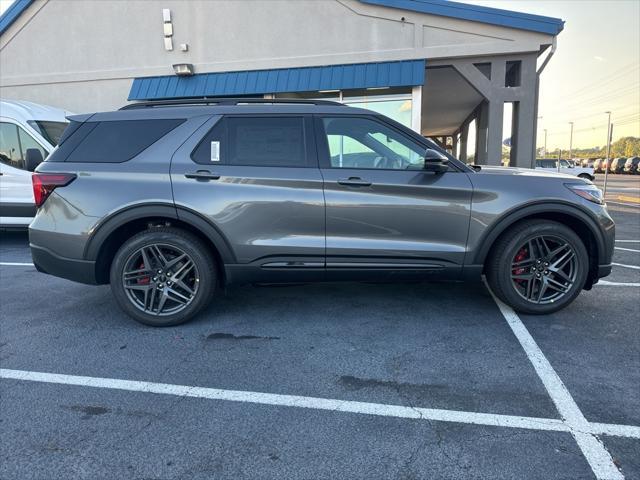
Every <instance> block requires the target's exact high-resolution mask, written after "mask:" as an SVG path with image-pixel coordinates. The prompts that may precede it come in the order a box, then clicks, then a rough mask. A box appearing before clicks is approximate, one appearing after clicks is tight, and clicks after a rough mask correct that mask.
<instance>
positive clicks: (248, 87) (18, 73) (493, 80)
mask: <svg viewBox="0 0 640 480" xmlns="http://www.w3.org/2000/svg"><path fill="white" fill-rule="evenodd" d="M562 28H563V22H562V21H561V20H559V19H556V18H550V17H542V16H537V15H529V14H525V13H519V12H512V11H508V10H501V9H494V8H487V7H480V6H477V5H468V4H464V3H459V2H452V1H447V0H296V1H287V0H272V1H262V0H246V1H234V0H227V1H222V0H221V1H215V2H207V1H180V2H179V1H165V2H162V1H156V0H150V1H146V2H111V1H101V2H56V1H51V0H16V2H15V3H14V4H13V5H12V6H11V7H10V8H9V9H8V10H7V11H6V12H5V13H4V14H3V15H2V16H1V17H0V50H1V51H2V67H3V68H2V70H1V71H0V95H2V97H3V98H11V99H21V100H30V101H35V102H38V103H45V104H49V105H54V106H59V107H62V108H65V109H68V110H72V111H76V112H84V111H95V110H107V109H113V108H117V107H120V106H122V105H123V104H125V103H126V102H127V101H138V100H155V99H169V98H172V99H173V98H206V97H221V96H222V97H224V96H233V97H238V96H240V97H242V96H247V97H256V96H257V97H265V98H292V97H293V98H326V99H334V100H338V101H341V102H344V103H347V104H352V105H357V106H360V107H365V108H369V109H371V110H375V111H379V112H381V113H384V114H386V115H389V116H391V117H393V118H395V119H396V120H398V121H400V122H402V123H404V124H406V125H408V126H410V127H412V128H413V129H415V130H416V131H418V132H420V133H421V134H423V135H425V136H428V137H430V138H434V139H436V141H438V142H440V143H441V144H442V145H443V146H445V147H446V148H448V149H449V150H450V151H452V152H453V153H454V154H456V155H458V157H460V158H461V159H463V160H466V161H474V162H476V163H481V164H499V163H500V158H501V153H502V140H503V138H505V137H510V138H511V139H512V140H511V153H510V155H511V164H512V165H517V166H531V164H532V161H533V158H534V150H535V130H536V117H537V89H538V80H539V75H540V72H541V69H543V68H544V65H545V64H546V61H547V60H548V59H549V58H550V56H551V55H552V53H553V50H554V49H555V38H556V36H557V35H558V34H559V33H560V32H561V31H562ZM506 116H508V119H509V120H510V121H507V122H505V117H506ZM505 124H507V125H508V124H510V126H511V131H510V132H503V130H504V126H505Z"/></svg>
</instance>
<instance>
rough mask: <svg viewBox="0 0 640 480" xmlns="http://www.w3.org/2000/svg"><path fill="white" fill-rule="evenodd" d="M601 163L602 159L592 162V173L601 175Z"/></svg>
mask: <svg viewBox="0 0 640 480" xmlns="http://www.w3.org/2000/svg"><path fill="white" fill-rule="evenodd" d="M602 161H603V159H602V158H596V159H595V160H594V161H593V171H594V173H602V172H601V170H600V168H601V164H602Z"/></svg>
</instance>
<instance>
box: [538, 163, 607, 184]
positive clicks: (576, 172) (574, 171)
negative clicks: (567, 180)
mask: <svg viewBox="0 0 640 480" xmlns="http://www.w3.org/2000/svg"><path fill="white" fill-rule="evenodd" d="M536 169H540V170H548V171H550V172H551V171H556V172H557V171H558V160H556V159H553V158H539V159H537V160H536ZM559 173H563V174H565V175H573V176H576V177H580V178H584V179H585V180H594V179H595V178H596V176H595V175H594V170H593V168H588V167H576V166H574V165H572V164H571V163H570V162H568V161H567V160H565V159H560V171H559Z"/></svg>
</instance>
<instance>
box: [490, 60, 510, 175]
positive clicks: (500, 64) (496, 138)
mask: <svg viewBox="0 0 640 480" xmlns="http://www.w3.org/2000/svg"><path fill="white" fill-rule="evenodd" d="M506 64H507V62H506V61H505V60H503V59H496V60H493V61H492V62H491V86H492V87H493V88H492V94H491V96H490V98H489V99H488V100H489V120H488V131H487V165H502V129H503V126H504V125H503V122H504V118H503V117H504V101H503V99H502V95H501V93H502V90H503V89H504V80H505V73H506Z"/></svg>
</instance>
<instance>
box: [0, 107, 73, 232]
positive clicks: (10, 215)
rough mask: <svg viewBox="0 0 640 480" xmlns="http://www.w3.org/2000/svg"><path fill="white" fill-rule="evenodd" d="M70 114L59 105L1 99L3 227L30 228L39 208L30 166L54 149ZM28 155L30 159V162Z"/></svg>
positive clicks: (0, 223)
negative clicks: (36, 202) (36, 206)
mask: <svg viewBox="0 0 640 480" xmlns="http://www.w3.org/2000/svg"><path fill="white" fill-rule="evenodd" d="M66 115H71V113H70V112H65V111H64V110H62V109H60V108H54V107H50V106H47V105H38V104H37V103H32V102H23V101H17V100H0V227H27V226H28V225H29V223H31V220H32V219H33V216H34V215H35V212H36V208H35V203H34V199H33V187H32V186H31V172H30V171H29V164H30V165H31V169H33V167H34V166H35V165H36V164H37V163H38V162H39V161H42V159H44V158H46V157H47V155H49V153H51V151H52V150H53V149H54V148H55V146H56V145H57V144H58V141H59V140H60V137H61V136H62V132H63V131H64V129H65V128H66V127H67V125H68V123H69V122H68V121H67V119H66V118H65V117H66ZM27 156H28V157H29V161H27Z"/></svg>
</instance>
